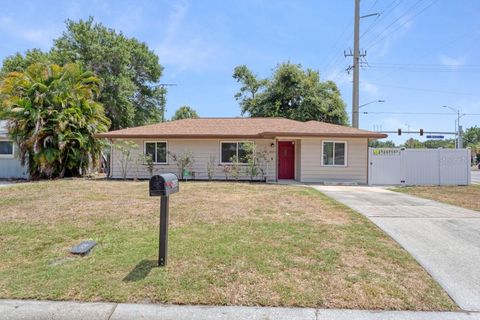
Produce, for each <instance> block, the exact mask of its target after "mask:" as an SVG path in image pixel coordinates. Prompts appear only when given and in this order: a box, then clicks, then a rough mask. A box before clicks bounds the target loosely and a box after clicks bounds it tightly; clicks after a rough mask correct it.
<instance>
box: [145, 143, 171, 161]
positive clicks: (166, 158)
mask: <svg viewBox="0 0 480 320" xmlns="http://www.w3.org/2000/svg"><path fill="white" fill-rule="evenodd" d="M147 143H155V152H157V143H165V152H166V155H165V162H153V164H168V141H144V142H143V154H144V155H146V154H147Z"/></svg>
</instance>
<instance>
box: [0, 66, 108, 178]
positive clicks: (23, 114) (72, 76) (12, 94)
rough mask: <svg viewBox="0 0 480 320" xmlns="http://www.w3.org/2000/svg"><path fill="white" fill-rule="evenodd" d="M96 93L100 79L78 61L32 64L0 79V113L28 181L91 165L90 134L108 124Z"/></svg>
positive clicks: (93, 146) (96, 148)
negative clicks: (17, 148)
mask: <svg viewBox="0 0 480 320" xmlns="http://www.w3.org/2000/svg"><path fill="white" fill-rule="evenodd" d="M99 93H100V80H99V79H98V78H97V77H96V76H95V75H94V74H93V73H91V72H84V71H83V70H82V68H81V67H80V66H79V65H78V64H66V65H64V66H63V67H61V66H59V65H55V64H32V65H31V66H29V67H28V68H27V69H26V70H25V72H11V73H9V74H7V75H6V77H5V78H4V79H3V80H2V82H1V83H0V100H1V101H2V105H1V107H0V117H4V118H6V119H8V120H9V122H8V123H9V124H8V129H9V134H10V136H11V137H12V139H13V140H14V141H15V142H16V143H17V145H18V146H19V154H20V159H21V161H22V163H25V162H26V160H27V159H28V164H29V171H30V176H31V177H32V178H33V179H36V178H54V177H64V176H77V175H81V174H82V173H84V172H85V171H86V169H87V168H88V167H89V164H95V163H96V161H97V159H98V156H99V155H100V150H101V142H100V141H98V140H97V139H95V134H97V133H100V132H105V131H107V130H108V127H109V125H110V121H109V120H108V118H107V117H106V116H105V112H104V109H103V106H102V105H101V104H100V103H98V102H97V101H96V99H97V97H98V94H99Z"/></svg>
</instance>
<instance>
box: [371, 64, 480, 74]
mask: <svg viewBox="0 0 480 320" xmlns="http://www.w3.org/2000/svg"><path fill="white" fill-rule="evenodd" d="M368 66H369V67H370V68H373V69H394V70H398V71H411V72H480V67H471V68H460V67H456V68H453V67H416V66H410V67H409V66H385V65H384V66H382V65H373V64H368Z"/></svg>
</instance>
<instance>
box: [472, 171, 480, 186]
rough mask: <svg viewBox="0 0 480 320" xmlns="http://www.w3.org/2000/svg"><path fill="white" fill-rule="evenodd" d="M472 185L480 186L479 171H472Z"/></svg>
mask: <svg viewBox="0 0 480 320" xmlns="http://www.w3.org/2000/svg"><path fill="white" fill-rule="evenodd" d="M472 183H473V184H480V170H475V171H472Z"/></svg>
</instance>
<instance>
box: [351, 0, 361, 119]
mask: <svg viewBox="0 0 480 320" xmlns="http://www.w3.org/2000/svg"><path fill="white" fill-rule="evenodd" d="M359 81H360V0H355V21H354V30H353V90H352V127H354V128H358V118H359V113H358V110H359V108H358V105H359V103H360V102H359V101H360V100H359V96H358V91H359Z"/></svg>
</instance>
